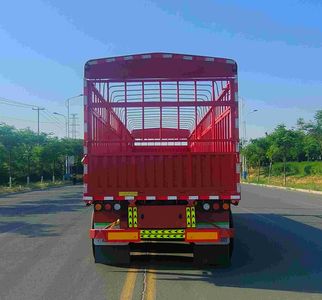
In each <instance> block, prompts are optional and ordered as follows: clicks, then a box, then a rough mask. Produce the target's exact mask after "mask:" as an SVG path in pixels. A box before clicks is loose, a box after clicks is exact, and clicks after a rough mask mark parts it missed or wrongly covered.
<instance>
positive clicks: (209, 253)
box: [193, 211, 234, 266]
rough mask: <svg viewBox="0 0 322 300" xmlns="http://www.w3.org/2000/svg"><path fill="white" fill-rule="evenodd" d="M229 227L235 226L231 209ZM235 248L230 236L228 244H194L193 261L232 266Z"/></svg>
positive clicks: (198, 263)
mask: <svg viewBox="0 0 322 300" xmlns="http://www.w3.org/2000/svg"><path fill="white" fill-rule="evenodd" d="M229 227H230V228H233V227H234V225H233V217H232V213H231V211H230V212H229ZM233 250H234V239H233V238H230V242H229V244H227V245H194V246H193V257H194V258H193V261H194V264H196V265H217V266H230V261H231V257H232V254H233Z"/></svg>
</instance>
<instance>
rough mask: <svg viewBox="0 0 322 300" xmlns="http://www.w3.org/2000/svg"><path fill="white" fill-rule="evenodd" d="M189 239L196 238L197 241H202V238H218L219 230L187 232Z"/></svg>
mask: <svg viewBox="0 0 322 300" xmlns="http://www.w3.org/2000/svg"><path fill="white" fill-rule="evenodd" d="M186 235H187V240H195V241H201V240H214V241H215V240H218V232H211V231H208V232H202V231H200V232H187V233H186Z"/></svg>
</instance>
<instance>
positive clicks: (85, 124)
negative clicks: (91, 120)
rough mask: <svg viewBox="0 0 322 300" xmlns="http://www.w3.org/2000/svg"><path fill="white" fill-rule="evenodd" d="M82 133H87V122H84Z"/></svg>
mask: <svg viewBox="0 0 322 300" xmlns="http://www.w3.org/2000/svg"><path fill="white" fill-rule="evenodd" d="M84 132H87V122H84Z"/></svg>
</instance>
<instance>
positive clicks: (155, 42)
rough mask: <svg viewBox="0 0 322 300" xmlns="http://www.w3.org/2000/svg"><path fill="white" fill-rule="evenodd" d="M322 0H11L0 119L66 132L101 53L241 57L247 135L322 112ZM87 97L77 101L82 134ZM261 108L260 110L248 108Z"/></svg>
mask: <svg viewBox="0 0 322 300" xmlns="http://www.w3.org/2000/svg"><path fill="white" fill-rule="evenodd" d="M321 15H322V1H319V0H310V1H309V0H307V1H304V0H298V1H296V0H292V1H291V0H283V1H249V0H243V1H230V0H226V1H216V0H213V1H208V0H203V1H189V0H186V1H179V0H177V1H171V0H162V1H161V0H158V1H157V0H155V1H146V0H145V1H141V0H136V1H130V0H128V1H107V0H96V1H85V0H78V1H75V0H69V1H66V0H55V1H53V0H29V1H17V0H11V1H3V2H2V3H1V10H0V122H5V123H7V124H10V125H15V126H16V127H18V128H24V127H30V128H31V129H33V130H36V129H37V113H36V111H33V110H32V109H31V107H25V108H22V107H18V106H8V105H4V104H3V102H1V99H2V98H7V99H11V100H15V101H19V102H23V103H26V104H29V105H37V106H41V107H44V108H46V111H43V112H41V113H40V130H41V131H44V132H48V133H53V134H55V135H58V136H61V137H62V136H64V134H65V125H64V118H63V117H62V116H58V115H53V112H58V113H61V114H64V115H66V107H65V101H66V99H67V98H69V97H73V96H75V95H78V94H80V93H82V84H83V80H82V78H83V66H84V63H85V62H86V61H87V60H89V59H93V58H99V57H109V56H119V55H128V54H135V53H146V52H171V53H184V54H196V55H205V56H214V57H227V58H232V59H234V60H236V61H237V63H238V67H239V95H240V97H241V98H242V101H243V103H244V105H245V111H246V113H245V114H244V115H246V116H247V117H246V121H247V122H246V124H247V138H256V137H259V136H263V135H264V134H265V132H271V131H272V130H273V129H274V128H275V127H276V126H277V125H278V124H281V123H284V124H286V125H287V126H288V127H292V126H295V124H296V120H297V119H298V118H300V117H303V118H304V119H306V120H310V119H313V116H314V112H315V111H316V110H318V109H322V72H321V70H322V55H321V53H322V17H321ZM81 100H82V99H81V98H75V99H73V100H71V101H70V103H71V112H72V113H77V118H78V123H79V127H78V128H77V130H78V137H81V134H82V122H83V116H82V101H81ZM253 110H257V112H255V113H249V112H251V111H253Z"/></svg>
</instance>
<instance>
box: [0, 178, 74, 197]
mask: <svg viewBox="0 0 322 300" xmlns="http://www.w3.org/2000/svg"><path fill="white" fill-rule="evenodd" d="M68 182H69V181H68ZM66 183H67V182H66V181H56V182H55V183H53V182H51V181H44V182H42V183H41V182H33V183H30V184H29V185H28V186H27V185H13V186H12V187H11V188H9V187H8V186H0V194H7V193H16V192H27V191H32V190H38V189H45V188H48V187H54V186H62V185H65V184H66Z"/></svg>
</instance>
